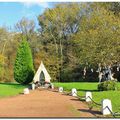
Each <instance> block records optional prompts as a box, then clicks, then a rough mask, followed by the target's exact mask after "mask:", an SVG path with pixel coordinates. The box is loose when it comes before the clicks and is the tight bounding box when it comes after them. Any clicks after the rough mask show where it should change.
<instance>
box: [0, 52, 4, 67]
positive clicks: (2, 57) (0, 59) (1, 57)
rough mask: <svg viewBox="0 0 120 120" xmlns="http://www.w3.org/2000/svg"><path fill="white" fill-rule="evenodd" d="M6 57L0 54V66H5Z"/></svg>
mask: <svg viewBox="0 0 120 120" xmlns="http://www.w3.org/2000/svg"><path fill="white" fill-rule="evenodd" d="M4 60H5V57H4V56H3V55H1V54H0V64H1V65H2V64H4Z"/></svg>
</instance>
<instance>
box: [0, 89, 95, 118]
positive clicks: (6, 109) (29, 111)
mask: <svg viewBox="0 0 120 120" xmlns="http://www.w3.org/2000/svg"><path fill="white" fill-rule="evenodd" d="M0 117H95V116H94V115H93V114H92V112H90V111H89V108H88V107H87V105H86V104H85V103H83V102H81V101H79V100H78V99H77V98H75V97H72V96H67V95H63V94H62V93H58V92H53V91H48V90H34V91H30V94H28V95H23V94H21V95H18V96H14V97H9V98H2V99H0Z"/></svg>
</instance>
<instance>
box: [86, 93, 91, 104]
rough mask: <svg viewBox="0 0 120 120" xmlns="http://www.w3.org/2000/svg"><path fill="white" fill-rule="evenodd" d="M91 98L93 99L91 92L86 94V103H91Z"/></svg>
mask: <svg viewBox="0 0 120 120" xmlns="http://www.w3.org/2000/svg"><path fill="white" fill-rule="evenodd" d="M90 98H91V99H92V93H91V92H86V94H85V100H86V102H91V99H90Z"/></svg>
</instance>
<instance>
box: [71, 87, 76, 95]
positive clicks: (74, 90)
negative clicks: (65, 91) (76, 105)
mask: <svg viewBox="0 0 120 120" xmlns="http://www.w3.org/2000/svg"><path fill="white" fill-rule="evenodd" d="M72 96H77V90H76V89H75V88H73V89H72Z"/></svg>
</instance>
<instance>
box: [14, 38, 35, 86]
mask: <svg viewBox="0 0 120 120" xmlns="http://www.w3.org/2000/svg"><path fill="white" fill-rule="evenodd" d="M33 76H34V67H33V60H32V54H31V50H30V48H29V44H28V42H27V41H26V39H25V38H23V40H22V42H21V43H20V46H19V48H18V51H17V56H16V61H15V65H14V78H15V80H16V81H17V82H19V83H21V84H28V83H30V82H32V80H33Z"/></svg>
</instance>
